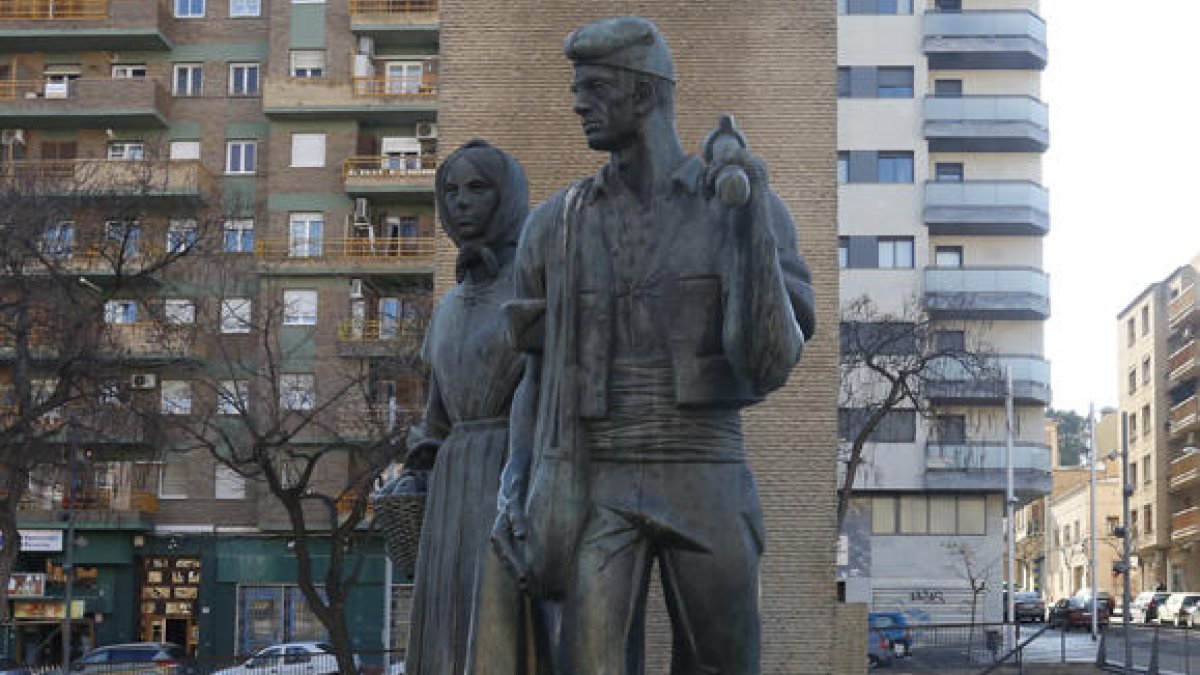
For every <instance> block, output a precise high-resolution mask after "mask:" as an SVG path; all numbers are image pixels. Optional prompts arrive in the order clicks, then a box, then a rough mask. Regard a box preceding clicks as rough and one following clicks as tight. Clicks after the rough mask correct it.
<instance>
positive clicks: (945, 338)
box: [933, 330, 967, 352]
mask: <svg viewBox="0 0 1200 675" xmlns="http://www.w3.org/2000/svg"><path fill="white" fill-rule="evenodd" d="M933 349H934V351H938V352H965V351H967V334H966V332H965V331H961V330H939V331H935V332H934V333H933Z"/></svg>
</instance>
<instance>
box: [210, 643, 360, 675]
mask: <svg viewBox="0 0 1200 675" xmlns="http://www.w3.org/2000/svg"><path fill="white" fill-rule="evenodd" d="M354 666H355V670H362V664H361V663H359V659H358V655H357V654H355V655H354ZM337 672H338V664H337V656H335V655H334V653H333V648H332V647H330V646H329V645H327V644H325V643H323V642H287V643H284V644H278V645H271V646H270V647H265V648H263V649H261V650H259V652H258V653H257V654H255V655H254V656H251V657H250V659H249V660H248V661H246V662H245V663H242V664H240V665H237V666H233V667H232V668H225V669H223V670H218V671H217V672H215V673H213V675H336V674H337Z"/></svg>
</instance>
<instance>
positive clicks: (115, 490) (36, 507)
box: [17, 487, 158, 520]
mask: <svg viewBox="0 0 1200 675" xmlns="http://www.w3.org/2000/svg"><path fill="white" fill-rule="evenodd" d="M68 507H70V508H73V509H74V510H75V513H76V516H77V517H80V516H81V517H83V518H87V519H89V520H94V518H89V515H90V513H89V512H93V513H94V512H98V511H99V512H102V511H136V512H139V513H144V514H153V513H157V512H158V495H156V494H155V493H154V492H151V491H148V490H134V489H130V488H125V487H101V488H92V489H86V490H82V491H80V492H79V493H78V494H76V495H74V496H72V497H67V496H66V495H64V494H61V492H59V491H55V492H50V493H46V494H43V495H29V496H26V497H25V499H23V500H21V503H20V504H19V505H18V507H17V508H18V511H61V510H63V509H66V508H68Z"/></svg>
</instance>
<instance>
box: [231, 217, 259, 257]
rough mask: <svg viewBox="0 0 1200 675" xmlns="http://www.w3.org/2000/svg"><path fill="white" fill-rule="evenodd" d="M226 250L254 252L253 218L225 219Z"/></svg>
mask: <svg viewBox="0 0 1200 675" xmlns="http://www.w3.org/2000/svg"><path fill="white" fill-rule="evenodd" d="M225 252H226V253H253V252H254V219H253V218H237V219H234V220H227V221H225Z"/></svg>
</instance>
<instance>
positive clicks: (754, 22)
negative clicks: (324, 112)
mask: <svg viewBox="0 0 1200 675" xmlns="http://www.w3.org/2000/svg"><path fill="white" fill-rule="evenodd" d="M834 9H835V8H834V3H794V2H785V1H783V0H768V1H766V2H760V3H754V4H747V5H740V6H739V7H738V8H737V9H736V11H734V10H731V9H730V8H729V7H728V6H725V5H715V4H701V3H695V2H685V1H683V0H659V1H656V2H655V1H650V0H638V1H634V2H626V1H617V0H599V1H592V0H563V1H562V2H556V3H553V4H549V5H548V4H546V3H544V2H536V1H534V0H514V1H513V2H507V3H492V4H482V5H481V4H479V3H477V2H468V1H467V0H445V1H444V2H442V3H441V6H440V12H441V28H442V32H441V76H442V81H443V82H444V85H443V87H442V90H441V94H440V97H439V106H440V110H441V112H440V114H439V118H438V124H439V131H440V134H441V137H442V144H443V148H454V147H456V146H457V145H458V144H460V143H462V142H464V141H466V140H468V139H470V138H473V137H477V136H478V137H483V138H487V139H489V140H491V141H493V142H495V143H497V144H498V145H500V146H501V147H504V148H507V149H509V150H511V151H513V152H514V153H515V154H516V156H517V157H518V158H519V159H520V160H521V161H522V163H523V164H524V166H525V168H526V170H527V171H528V174H529V179H530V187H531V190H530V192H531V198H532V199H533V200H534V201H535V202H537V201H541V200H543V199H545V198H547V197H548V196H550V195H551V194H552V193H553V192H554V191H556V190H558V189H560V188H562V187H564V186H565V185H566V183H567V181H568V180H570V179H571V178H573V177H580V176H585V175H587V174H589V173H592V172H594V171H595V170H596V169H597V168H598V167H599V166H600V165H601V164H602V163H603V162H604V161H605V160H606V158H605V157H604V156H603V155H600V154H597V153H593V152H590V151H589V150H587V148H586V145H585V144H584V142H583V139H582V137H581V134H580V132H579V123H578V121H577V118H576V117H575V115H574V113H573V112H572V111H571V96H570V92H569V90H568V87H569V85H570V78H571V68H570V65H569V63H568V62H567V61H566V59H565V58H564V57H563V55H562V43H563V38H564V37H565V36H566V35H567V33H568V32H569V31H570V30H571V29H573V28H575V27H577V26H578V25H580V24H582V23H584V22H586V21H589V20H592V19H596V18H600V17H604V16H608V15H617V14H640V15H642V16H645V17H647V18H650V19H652V20H654V21H656V22H657V23H658V24H659V26H660V27H661V28H662V30H663V32H664V34H665V35H666V37H667V40H668V41H669V42H670V44H671V46H672V48H673V51H674V57H675V63H676V67H677V69H678V72H679V86H678V90H677V92H678V100H677V110H678V118H679V128H680V133H681V136H682V138H683V142H684V146H685V148H687V149H689V150H695V149H696V148H698V146H699V143H700V141H701V140H702V139H703V136H704V134H705V133H706V132H707V130H708V129H710V128H711V127H712V126H713V124H714V123H715V121H716V118H717V115H718V114H720V113H723V112H731V113H734V114H736V115H737V118H738V123H739V125H740V126H741V127H742V128H743V129H744V130H745V131H746V133H747V135H748V137H749V139H750V142H751V144H752V146H753V148H754V149H755V150H756V151H758V152H760V153H761V154H762V155H763V156H764V157H765V158H766V160H767V163H768V164H769V166H770V167H771V175H772V177H773V181H772V184H773V187H774V188H775V189H776V191H778V192H779V193H780V195H781V196H782V197H783V199H784V200H785V201H786V202H787V203H788V205H789V206H790V207H791V209H792V212H793V214H794V215H795V216H796V220H797V223H798V226H799V238H800V242H801V248H802V250H803V252H804V255H805V257H806V259H807V260H808V262H809V264H810V266H811V267H812V269H813V273H814V284H815V287H816V289H817V302H818V313H819V316H820V318H819V319H818V322H819V323H820V325H821V327H820V328H819V337H818V338H817V339H816V340H815V341H814V342H812V343H811V344H810V345H809V346H808V348H807V350H806V354H805V357H804V361H803V363H801V365H800V367H799V369H798V370H797V372H796V373H795V375H794V376H793V377H792V380H791V384H790V385H789V386H788V387H787V388H786V389H784V390H783V391H780V392H778V393H776V394H775V395H773V396H772V397H771V398H770V400H769V401H768V402H767V403H765V404H763V405H761V406H758V407H757V408H755V409H753V410H751V411H749V412H748V413H747V414H746V428H747V432H748V433H747V446H748V447H749V449H750V456H751V463H752V464H753V467H754V469H755V470H756V475H757V480H758V483H759V490H760V493H761V495H762V500H763V504H764V510H765V513H766V527H767V538H768V543H767V553H766V557H765V559H764V561H763V578H762V598H763V644H764V653H763V671H764V672H776V673H802V672H803V673H813V672H830V671H831V669H832V667H833V666H832V649H831V644H832V643H831V640H832V635H833V626H832V625H830V624H829V623H827V622H821V621H812V618H813V617H829V616H832V615H833V611H834V610H833V605H834V583H833V574H832V570H833V562H834V542H835V536H834V530H833V508H834V458H835V455H834V446H835V436H836V420H835V414H834V413H835V408H836V405H835V403H834V400H835V389H836V378H837V370H836V339H835V338H836V334H837V331H836V328H835V326H836V320H835V319H834V318H833V317H834V308H835V304H836V300H837V271H836V257H835V255H836V249H835V236H836V228H835V217H834V216H835V198H836V192H835V189H834V181H835V177H834V165H835V155H834V139H835V123H836V119H835V112H836V110H835V100H834V95H835V91H834V77H835V67H834V66H835V60H834V41H835V18H834ZM453 261H454V254H453V250H452V248H451V246H450V245H449V243H448V242H445V241H443V242H442V248H441V250H440V255H439V260H438V264H437V267H438V282H439V283H440V287H442V288H445V285H446V284H447V283H448V282H449V281H450V280H451V279H452V268H453ZM651 633H652V634H651V646H650V649H649V651H650V652H652V653H653V654H654V655H655V657H656V658H655V660H654V661H653V662H652V663H651V664H650V667H651V670H650V672H662V669H663V667H664V663H665V660H666V659H665V658H664V655H665V654H666V653H667V652H668V648H667V645H666V643H665V642H664V636H663V635H662V634H661V632H660V631H659V630H656V629H654V627H652V630H651Z"/></svg>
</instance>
